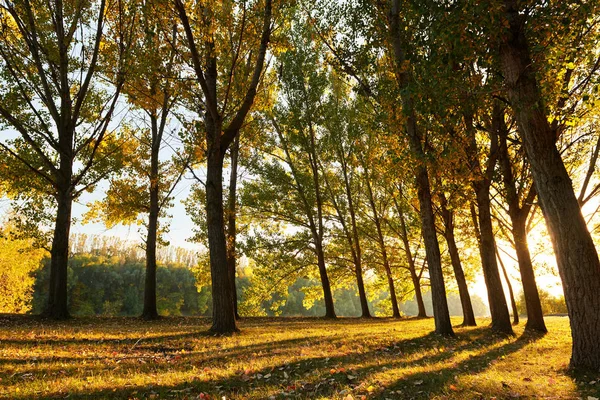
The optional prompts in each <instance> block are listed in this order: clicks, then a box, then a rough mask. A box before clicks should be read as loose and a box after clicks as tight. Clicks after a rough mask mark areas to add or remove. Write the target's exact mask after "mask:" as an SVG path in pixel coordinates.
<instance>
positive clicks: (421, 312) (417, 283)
mask: <svg viewBox="0 0 600 400" xmlns="http://www.w3.org/2000/svg"><path fill="white" fill-rule="evenodd" d="M410 279H411V280H412V283H413V286H414V288H415V300H416V302H417V318H427V311H426V310H425V302H424V301H423V292H422V291H421V279H420V278H419V275H417V271H416V270H415V269H414V268H411V269H410Z"/></svg>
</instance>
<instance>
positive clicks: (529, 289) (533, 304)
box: [512, 218, 548, 333]
mask: <svg viewBox="0 0 600 400" xmlns="http://www.w3.org/2000/svg"><path fill="white" fill-rule="evenodd" d="M526 224H527V221H526V220H525V218H520V219H517V220H513V221H512V225H513V229H512V232H513V239H514V241H515V250H516V252H517V260H518V262H519V272H520V274H521V283H522V284H523V294H524V296H525V307H526V309H527V323H526V324H525V329H528V330H535V331H538V332H544V333H545V332H547V331H548V330H547V328H546V324H545V322H544V313H543V311H542V302H541V301H540V294H539V292H538V288H537V283H536V281H535V273H534V272H533V263H532V262H531V254H530V253H529V245H528V244H527V228H526Z"/></svg>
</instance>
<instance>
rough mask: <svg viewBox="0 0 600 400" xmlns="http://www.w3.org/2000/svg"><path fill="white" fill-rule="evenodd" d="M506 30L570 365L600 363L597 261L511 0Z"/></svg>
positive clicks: (511, 79) (505, 66)
mask: <svg viewBox="0 0 600 400" xmlns="http://www.w3.org/2000/svg"><path fill="white" fill-rule="evenodd" d="M504 4H505V18H506V19H507V20H508V26H509V28H508V32H506V33H507V35H505V36H504V37H503V42H502V43H501V46H500V59H501V63H502V70H503V72H504V79H505V83H506V85H507V88H508V97H509V100H510V102H511V104H512V107H513V110H514V112H515V115H516V119H517V124H518V126H519V132H520V133H521V136H522V138H523V143H524V144H525V150H526V152H527V157H528V158H529V161H530V162H531V167H532V173H533V179H534V182H535V185H536V188H537V191H538V196H539V200H540V205H541V208H542V211H543V214H544V218H545V220H546V224H547V225H548V230H549V232H550V237H551V239H552V245H553V247H554V252H555V254H556V260H557V264H558V270H559V273H560V276H561V280H562V282H563V288H564V291H565V300H566V303H567V308H568V311H569V317H570V323H571V335H572V337H573V352H572V355H571V366H572V367H587V368H592V369H594V370H598V369H599V368H600V341H599V340H598V338H599V337H600V313H599V312H598V310H600V296H599V295H598V293H600V261H599V259H598V253H597V252H596V248H595V246H594V243H593V241H592V237H591V235H590V233H589V231H588V229H587V226H586V223H585V220H584V218H583V215H582V214H581V210H580V208H579V203H578V202H577V197H576V196H575V192H574V190H573V185H572V183H571V179H570V178H569V175H568V173H567V170H566V169H565V166H564V164H563V161H562V159H561V156H560V153H559V151H558V149H557V148H556V134H555V132H553V131H552V129H551V127H550V125H549V123H548V119H547V118H546V112H545V107H544V103H543V99H542V95H541V92H540V89H539V87H538V83H537V79H536V77H535V72H534V70H533V68H532V60H531V57H530V54H529V44H528V42H527V38H526V37H525V32H524V16H523V14H521V13H519V9H518V3H517V2H516V1H514V0H513V1H510V0H506V1H505V2H504Z"/></svg>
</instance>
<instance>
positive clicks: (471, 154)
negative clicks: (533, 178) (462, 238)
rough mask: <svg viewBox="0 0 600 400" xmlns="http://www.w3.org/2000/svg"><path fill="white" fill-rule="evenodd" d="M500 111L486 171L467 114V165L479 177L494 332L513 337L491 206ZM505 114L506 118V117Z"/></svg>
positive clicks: (477, 187)
mask: <svg viewBox="0 0 600 400" xmlns="http://www.w3.org/2000/svg"><path fill="white" fill-rule="evenodd" d="M498 112H499V109H498V106H497V105H494V110H493V116H492V119H493V122H492V125H493V126H492V129H490V136H491V137H490V140H491V144H490V152H489V154H488V162H487V166H486V169H485V171H484V170H483V168H482V166H481V163H480V162H479V154H478V153H479V152H478V149H477V142H476V139H475V129H474V127H473V126H474V125H473V117H472V114H470V113H465V114H464V119H465V125H466V131H465V132H466V134H467V146H466V149H465V150H466V152H467V162H468V163H469V167H470V169H471V172H472V173H473V174H474V175H475V179H474V180H473V181H472V182H471V187H472V188H473V190H474V192H475V200H476V204H477V214H478V216H479V217H478V218H477V217H476V215H475V214H473V216H474V217H475V218H474V221H473V222H474V224H475V225H477V222H479V230H478V231H479V234H478V236H479V237H478V239H479V254H480V256H481V267H482V269H483V277H484V279H485V286H486V288H487V293H488V302H489V305H490V313H491V315H492V330H494V331H498V332H503V333H507V334H513V330H512V325H511V323H510V314H509V313H508V306H507V304H506V297H505V296H504V289H503V288H502V280H501V279H500V273H499V270H498V262H497V260H496V241H495V238H494V228H493V225H492V213H491V204H490V184H491V176H492V172H493V171H494V166H495V164H496V161H497V156H498V154H497V153H498V151H497V148H498V138H497V130H498V129H497V125H498V124H499V120H498V118H499V115H498ZM503 116H504V114H502V117H503Z"/></svg>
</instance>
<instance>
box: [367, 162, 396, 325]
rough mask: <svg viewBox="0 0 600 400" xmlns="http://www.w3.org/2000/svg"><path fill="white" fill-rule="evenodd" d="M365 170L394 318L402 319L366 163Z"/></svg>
mask: <svg viewBox="0 0 600 400" xmlns="http://www.w3.org/2000/svg"><path fill="white" fill-rule="evenodd" d="M363 168H364V170H365V174H366V181H367V193H368V194H369V204H370V205H371V211H372V212H373V220H374V221H375V227H376V228H377V243H378V244H379V250H380V251H381V259H382V261H383V269H384V270H385V275H386V277H387V281H388V288H389V291H390V299H391V301H392V317H394V318H400V308H399V307H398V299H397V298H396V287H395V285H394V278H393V276H392V269H391V268H390V262H389V260H388V255H387V249H386V247H385V239H384V237H383V230H382V229H381V219H380V218H379V213H378V212H377V207H376V205H375V197H374V196H373V188H372V187H371V178H370V176H369V174H368V169H367V168H366V165H365V163H363Z"/></svg>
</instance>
